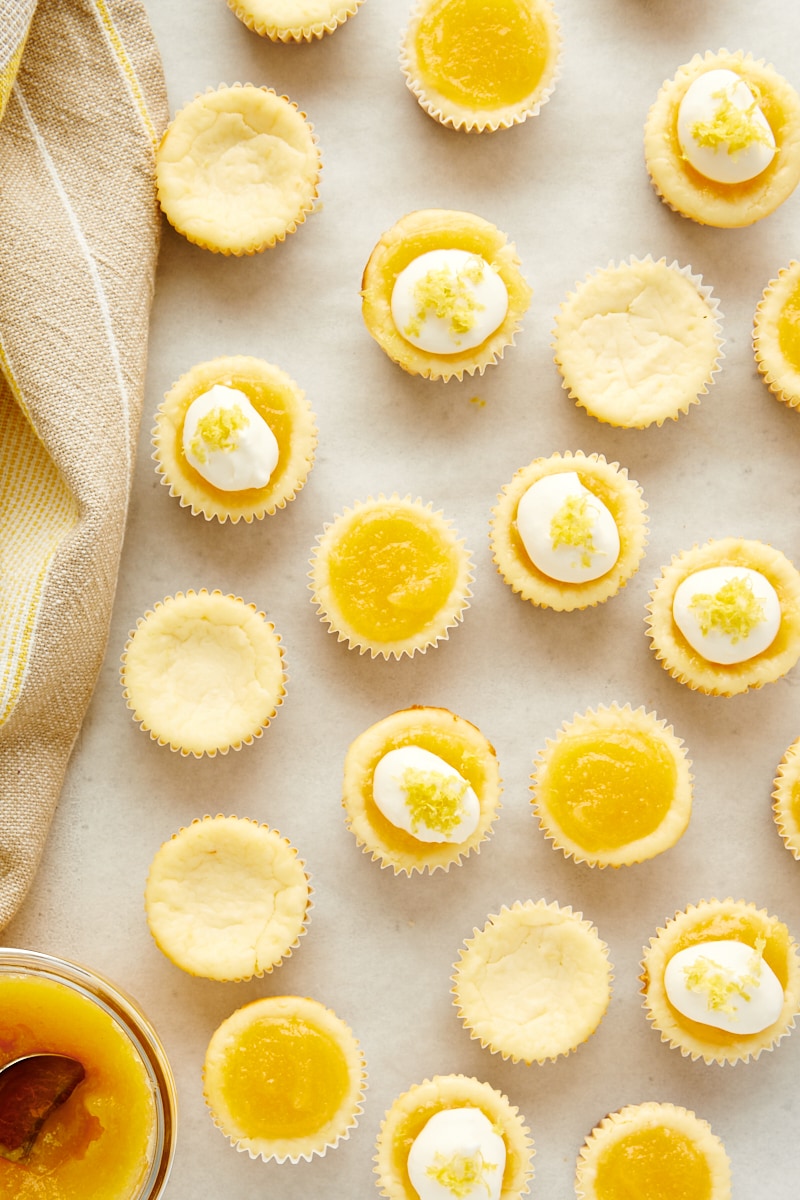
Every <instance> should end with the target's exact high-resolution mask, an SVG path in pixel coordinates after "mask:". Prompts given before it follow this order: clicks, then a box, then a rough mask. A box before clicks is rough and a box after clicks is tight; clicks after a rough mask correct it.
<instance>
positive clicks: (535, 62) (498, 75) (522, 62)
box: [400, 0, 561, 132]
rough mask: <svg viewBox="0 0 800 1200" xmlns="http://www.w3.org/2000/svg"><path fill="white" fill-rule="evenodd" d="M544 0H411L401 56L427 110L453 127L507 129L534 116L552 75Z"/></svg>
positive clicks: (554, 64)
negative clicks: (412, 5) (412, 2)
mask: <svg viewBox="0 0 800 1200" xmlns="http://www.w3.org/2000/svg"><path fill="white" fill-rule="evenodd" d="M560 53H561V35H560V30H559V23H558V18H557V16H556V14H555V11H554V9H553V6H552V4H551V3H550V0H418V3H417V5H416V7H415V9H414V10H413V12H412V15H411V21H410V23H409V26H408V29H407V31H406V33H405V36H404V39H403V47H402V52H401V56H400V63H401V67H402V70H403V74H404V75H405V78H406V83H407V84H408V86H409V88H410V89H411V91H412V92H413V93H414V95H415V96H416V98H417V100H418V101H419V103H420V104H421V106H422V107H423V109H424V110H425V111H426V112H427V113H428V115H429V116H431V117H433V118H434V119H435V120H437V121H439V122H440V123H441V124H442V125H447V126H450V127H451V128H453V129H464V130H468V131H470V130H474V131H476V132H488V131H491V130H496V129H507V128H509V127H510V126H512V125H516V124H519V123H520V122H522V121H525V120H526V119H527V118H528V117H532V116H535V115H536V114H537V113H538V112H539V110H540V108H541V107H542V105H543V104H544V103H545V102H546V101H547V100H548V99H549V98H550V96H551V94H552V92H553V89H554V87H555V84H556V81H557V79H558V75H559V60H560Z"/></svg>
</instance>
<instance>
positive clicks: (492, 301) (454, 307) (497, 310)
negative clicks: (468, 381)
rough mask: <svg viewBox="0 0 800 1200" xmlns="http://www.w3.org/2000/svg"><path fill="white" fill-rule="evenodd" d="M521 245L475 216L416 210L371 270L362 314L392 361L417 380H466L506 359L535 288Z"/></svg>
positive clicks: (381, 246)
mask: <svg viewBox="0 0 800 1200" xmlns="http://www.w3.org/2000/svg"><path fill="white" fill-rule="evenodd" d="M519 268H520V262H519V258H518V256H517V252H516V250H515V248H514V246H513V245H512V244H511V243H510V242H509V241H508V240H507V238H506V235H505V234H503V233H501V232H500V230H499V229H497V228H496V227H495V226H494V225H491V224H490V223H489V222H488V221H485V220H484V219H483V218H482V217H479V216H476V215H475V214H474V213H465V212H455V211H451V210H449V209H423V210H420V211H418V212H412V213H409V214H408V215H407V216H405V217H403V218H402V219H401V220H400V221H398V222H397V224H396V225H394V226H392V228H391V229H389V230H387V231H386V233H384V234H383V236H382V237H381V238H380V240H379V241H378V243H377V245H376V246H375V248H374V250H373V251H372V254H371V255H370V257H369V260H368V262H367V265H366V267H365V269H364V278H363V281H362V292H361V295H362V313H363V316H364V322H365V324H366V326H367V329H368V330H369V332H370V333H371V335H372V336H373V338H374V339H375V340H376V342H377V343H378V345H379V346H381V348H382V349H383V350H384V351H385V352H386V353H387V354H388V355H389V357H390V358H391V359H392V360H393V361H394V362H396V363H397V364H398V365H399V366H401V367H402V368H403V369H404V370H406V371H408V372H409V373H410V374H412V375H422V376H424V377H425V378H428V379H443V380H447V379H451V378H453V377H455V378H457V379H461V378H462V377H463V376H464V375H465V374H466V375H472V374H474V373H475V372H478V373H479V374H482V373H483V371H484V370H485V368H486V367H487V366H488V365H489V364H491V363H495V362H496V361H497V360H498V358H500V357H502V354H503V351H504V350H505V348H506V346H508V345H511V344H512V343H513V341H514V336H515V334H516V332H517V330H518V329H519V327H520V320H521V317H522V316H523V314H524V313H525V311H526V310H527V307H528V304H529V302H530V296H531V292H530V288H529V287H528V284H527V283H526V282H525V279H524V278H523V276H522V274H521V272H520V269H519Z"/></svg>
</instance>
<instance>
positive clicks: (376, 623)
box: [309, 495, 472, 658]
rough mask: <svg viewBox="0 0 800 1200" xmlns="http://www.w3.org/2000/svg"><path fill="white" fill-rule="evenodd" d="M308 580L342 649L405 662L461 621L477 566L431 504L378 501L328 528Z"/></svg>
mask: <svg viewBox="0 0 800 1200" xmlns="http://www.w3.org/2000/svg"><path fill="white" fill-rule="evenodd" d="M309 574H310V577H311V583H310V584H309V588H310V589H311V591H312V593H313V597H312V598H313V601H314V603H315V604H316V605H317V611H318V612H319V615H320V618H321V619H322V620H323V621H325V622H326V623H327V624H328V626H329V627H330V630H331V632H332V633H335V634H337V636H338V638H339V641H346V642H347V643H348V645H349V646H350V647H351V648H353V649H357V650H359V651H360V653H362V654H364V653H366V652H367V651H368V652H369V653H370V655H371V656H372V657H373V658H376V657H378V656H381V657H383V658H401V657H402V656H403V655H405V654H408V655H413V654H415V653H417V652H424V651H425V650H427V649H428V647H430V646H435V645H436V644H437V643H438V642H439V641H440V640H441V639H442V638H447V637H448V636H449V630H450V629H451V628H452V627H453V626H455V625H456V624H458V622H459V621H460V620H461V619H462V616H463V613H464V610H465V609H466V608H467V606H468V598H469V596H470V595H471V592H470V584H471V582H472V559H471V557H470V555H469V552H468V551H467V550H465V548H464V543H463V542H462V541H461V539H460V538H459V537H458V535H457V534H456V532H455V530H454V529H453V528H452V526H451V524H450V522H449V521H448V520H447V519H446V518H445V517H444V516H443V515H442V513H440V512H435V511H434V510H433V508H432V506H431V505H430V504H423V503H422V501H421V500H419V499H417V500H413V499H412V498H411V497H410V496H405V497H402V498H401V497H400V496H397V495H393V496H389V497H386V496H378V497H377V498H375V497H369V498H368V499H367V500H365V501H362V502H360V503H356V504H355V505H354V506H353V508H347V509H345V510H344V511H343V512H342V513H341V514H340V515H339V516H337V517H335V518H334V520H333V521H332V522H331V523H330V524H329V525H326V526H325V529H324V530H323V532H322V533H321V534H320V535H319V537H318V538H317V545H316V547H315V548H314V553H313V556H312V559H311V571H310V572H309Z"/></svg>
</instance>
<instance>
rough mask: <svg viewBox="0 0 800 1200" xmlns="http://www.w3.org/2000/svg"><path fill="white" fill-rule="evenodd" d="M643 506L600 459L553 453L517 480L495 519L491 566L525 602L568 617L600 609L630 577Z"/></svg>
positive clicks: (640, 549) (619, 470) (624, 478)
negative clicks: (592, 607) (570, 613)
mask: <svg viewBox="0 0 800 1200" xmlns="http://www.w3.org/2000/svg"><path fill="white" fill-rule="evenodd" d="M645 508H646V505H645V503H644V500H643V499H642V492H641V488H640V487H639V485H638V483H636V482H634V481H633V480H632V479H629V478H628V473H627V471H626V470H625V469H624V468H623V467H620V466H619V464H618V463H608V462H606V460H605V458H603V456H602V455H600V454H590V455H585V454H583V453H582V452H581V451H578V452H577V453H575V454H571V453H570V452H566V453H565V454H564V455H561V454H553V455H551V456H550V457H549V458H537V459H535V460H534V461H533V462H532V463H529V464H528V465H527V466H526V467H522V468H521V469H520V470H519V471H517V473H516V474H515V475H514V477H513V479H512V480H511V481H510V483H508V484H507V485H506V486H505V487H504V488H503V490H502V492H501V493H500V495H499V497H498V503H497V505H496V506H495V508H494V509H493V512H492V521H491V545H492V550H493V552H494V561H495V563H496V564H497V567H498V570H499V571H500V574H501V575H502V576H503V578H504V579H505V581H506V583H508V584H509V586H510V587H511V588H512V589H513V590H514V591H515V592H517V593H519V595H521V596H522V598H523V599H524V600H529V601H530V602H531V603H532V604H537V605H540V606H542V607H546V608H554V609H558V610H560V611H563V612H568V611H571V610H573V609H576V608H586V607H587V606H588V605H594V604H599V603H600V602H601V601H603V600H607V599H608V597H609V596H612V595H614V593H615V592H617V591H618V590H619V589H620V588H621V587H624V585H625V584H626V583H627V581H628V579H630V577H631V576H632V575H633V574H634V573H635V571H636V570H637V568H638V566H639V562H640V560H641V558H642V555H643V554H644V548H645V541H646V536H645V535H646V525H647V517H646V514H645Z"/></svg>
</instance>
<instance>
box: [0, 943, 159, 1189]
mask: <svg viewBox="0 0 800 1200" xmlns="http://www.w3.org/2000/svg"><path fill="white" fill-rule="evenodd" d="M15 1013H17V1014H19V1015H18V1016H16V1017H15ZM41 1051H53V1052H56V1053H63V1054H71V1055H72V1056H73V1057H76V1058H78V1059H80V1060H81V1061H83V1062H84V1066H85V1067H86V1079H85V1081H84V1083H82V1084H81V1085H79V1088H78V1090H77V1091H76V1094H75V1097H74V1099H78V1095H79V1093H80V1089H81V1088H86V1089H91V1095H90V1096H89V1099H90V1100H91V1106H90V1104H89V1103H88V1102H87V1105H86V1109H85V1110H84V1106H83V1105H74V1103H73V1097H71V1098H70V1100H69V1101H67V1103H66V1104H65V1105H64V1106H63V1109H60V1110H57V1111H56V1113H54V1114H52V1116H51V1117H50V1118H49V1119H48V1121H47V1122H46V1123H45V1125H44V1126H43V1128H42V1130H41V1131H40V1133H39V1135H38V1137H37V1139H36V1142H35V1143H34V1146H33V1148H32V1149H31V1151H30V1154H29V1155H28V1156H27V1158H23V1159H22V1160H21V1162H9V1160H8V1158H6V1157H0V1169H2V1171H5V1172H7V1173H8V1174H10V1175H17V1176H18V1180H19V1182H18V1185H17V1186H18V1187H21V1186H22V1183H23V1182H24V1180H23V1178H22V1177H23V1176H28V1175H31V1174H39V1175H40V1177H41V1174H42V1173H44V1172H45V1171H46V1172H47V1173H48V1174H50V1173H51V1172H52V1175H51V1177H53V1178H55V1176H57V1174H58V1173H59V1172H60V1171H62V1170H63V1171H64V1172H65V1175H69V1176H70V1178H71V1180H72V1183H73V1186H76V1187H77V1190H76V1192H75V1194H76V1195H77V1194H81V1195H84V1196H87V1197H89V1196H94V1195H95V1194H96V1195H98V1196H99V1195H104V1196H105V1195H107V1194H108V1191H107V1188H108V1186H109V1178H108V1176H107V1175H106V1176H104V1173H105V1172H106V1171H107V1170H109V1169H114V1170H116V1169H117V1165H118V1163H119V1161H120V1159H122V1158H123V1157H124V1156H123V1155H122V1154H121V1153H120V1146H121V1137H122V1136H128V1135H130V1136H134V1137H137V1140H136V1142H135V1145H134V1146H133V1149H131V1150H130V1151H129V1157H130V1169H129V1170H128V1171H127V1174H126V1176H125V1178H124V1179H121V1180H120V1181H118V1182H115V1183H111V1186H112V1187H113V1188H114V1196H115V1200H158V1197H160V1196H162V1195H163V1193H164V1190H165V1188H166V1184H167V1179H168V1177H169V1172H170V1168H171V1166H172V1160H173V1157H174V1153H175V1141H176V1135H177V1092H176V1087H175V1079H174V1076H173V1074H172V1069H171V1067H170V1065H169V1062H168V1060H167V1056H166V1054H165V1052H164V1047H163V1046H162V1044H161V1041H160V1040H159V1038H158V1035H157V1034H156V1031H155V1030H154V1028H153V1026H152V1025H151V1024H150V1022H149V1020H148V1019H147V1017H146V1016H145V1015H144V1013H143V1012H142V1010H141V1009H140V1008H139V1006H138V1004H137V1003H136V1001H135V1000H133V999H132V998H131V997H130V996H128V995H127V994H126V993H125V992H123V991H122V990H121V989H120V988H118V987H117V986H116V985H115V984H113V983H111V981H110V980H108V979H106V978H105V977H104V976H103V975H101V974H99V973H98V972H97V971H94V970H93V969H91V968H89V967H85V966H82V965H81V964H79V963H75V962H68V961H66V960H64V959H59V958H54V957H52V956H51V955H49V954H42V953H38V952H36V951H32V950H22V949H16V948H12V947H0V1066H2V1065H3V1063H5V1062H10V1061H11V1060H12V1059H14V1058H17V1057H19V1056H20V1055H24V1054H30V1053H34V1052H41ZM70 1105H72V1108H71V1110H70V1111H69V1112H68V1109H70ZM90 1107H91V1109H92V1110H93V1112H94V1113H97V1112H100V1113H102V1114H103V1118H102V1120H103V1121H105V1120H106V1115H107V1116H108V1121H107V1124H105V1125H103V1124H102V1121H98V1119H97V1117H96V1116H95V1115H92V1113H90V1111H89V1108H90ZM59 1113H63V1114H64V1115H63V1119H61V1120H60V1119H59ZM137 1121H138V1124H137ZM115 1122H118V1126H119V1127H118V1128H117V1129H116V1130H115ZM131 1130H134V1131H136V1130H138V1134H137V1133H136V1132H134V1133H133V1134H131ZM48 1131H49V1132H48ZM106 1138H107V1139H108V1140H107V1145H106V1146H105V1147H104V1146H103V1140H104V1139H106ZM87 1142H88V1149H87ZM40 1143H41V1145H40ZM73 1145H74V1147H75V1148H76V1152H75V1154H70V1146H73ZM45 1156H49V1157H45ZM87 1164H88V1165H87ZM84 1169H86V1170H87V1171H89V1172H90V1173H93V1174H94V1176H96V1177H97V1178H98V1182H97V1187H99V1189H100V1190H99V1191H95V1190H93V1189H94V1187H95V1185H94V1184H93V1183H92V1182H91V1179H90V1178H88V1177H87V1179H86V1180H85V1181H83V1180H82V1179H81V1178H80V1177H79V1175H78V1174H77V1173H78V1172H79V1171H81V1170H84ZM101 1177H104V1178H101ZM29 1182H30V1183H32V1184H33V1183H34V1181H33V1180H29ZM3 1186H9V1185H8V1184H5V1185H4V1184H3V1183H2V1181H0V1192H1V1191H2V1188H3ZM11 1186H14V1184H13V1183H12V1184H11ZM104 1187H105V1188H106V1190H105V1191H104V1190H103V1188H104ZM26 1194H27V1193H26ZM36 1194H38V1193H36Z"/></svg>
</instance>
